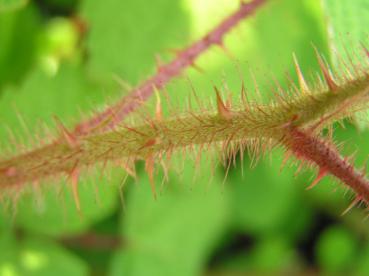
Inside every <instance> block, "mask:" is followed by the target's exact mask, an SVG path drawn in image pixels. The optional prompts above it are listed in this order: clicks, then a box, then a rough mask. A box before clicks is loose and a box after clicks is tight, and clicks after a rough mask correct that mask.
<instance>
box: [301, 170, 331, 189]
mask: <svg viewBox="0 0 369 276" xmlns="http://www.w3.org/2000/svg"><path fill="white" fill-rule="evenodd" d="M326 175H327V169H325V168H320V169H319V173H318V175H317V176H316V178H315V180H314V181H313V183H311V184H310V185H309V187H307V188H306V190H310V189H312V188H314V187H315V185H316V184H318V183H319V181H320V180H322V178H323V177H324V176H326Z"/></svg>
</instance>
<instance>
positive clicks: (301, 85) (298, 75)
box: [292, 53, 310, 92]
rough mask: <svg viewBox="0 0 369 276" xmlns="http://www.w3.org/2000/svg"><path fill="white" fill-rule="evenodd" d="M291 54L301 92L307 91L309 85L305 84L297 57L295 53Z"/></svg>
mask: <svg viewBox="0 0 369 276" xmlns="http://www.w3.org/2000/svg"><path fill="white" fill-rule="evenodd" d="M292 56H293V61H294V63H295V70H296V74H297V78H298V81H299V85H300V89H301V90H302V91H303V92H308V91H309V90H310V89H309V86H308V85H307V84H306V81H305V78H304V75H303V73H302V71H301V68H300V64H299V62H298V60H297V57H296V55H295V53H293V54H292Z"/></svg>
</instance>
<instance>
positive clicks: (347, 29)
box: [322, 0, 369, 129]
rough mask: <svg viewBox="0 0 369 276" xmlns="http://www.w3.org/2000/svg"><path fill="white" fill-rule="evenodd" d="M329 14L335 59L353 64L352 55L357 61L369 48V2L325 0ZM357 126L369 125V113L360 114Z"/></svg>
mask: <svg viewBox="0 0 369 276" xmlns="http://www.w3.org/2000/svg"><path fill="white" fill-rule="evenodd" d="M322 2H323V6H324V11H325V14H326V18H327V22H326V27H327V33H328V37H329V46H330V50H331V60H332V62H333V64H334V65H335V66H338V65H339V60H338V58H341V59H343V60H344V61H345V62H346V63H348V64H350V61H349V60H348V56H347V55H348V54H349V55H350V58H351V59H353V60H354V62H360V60H357V58H355V57H353V55H352V53H353V52H355V51H363V48H362V47H363V46H365V47H367V48H368V47H369V29H368V26H369V0H355V1H352V0H340V1H336V0H322ZM356 119H357V120H356V123H357V125H358V126H359V127H360V128H361V129H364V128H367V127H368V126H369V124H368V122H369V111H363V112H361V113H359V114H357V115H356Z"/></svg>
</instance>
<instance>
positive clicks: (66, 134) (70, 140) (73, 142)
mask: <svg viewBox="0 0 369 276" xmlns="http://www.w3.org/2000/svg"><path fill="white" fill-rule="evenodd" d="M54 121H55V123H56V125H57V127H58V129H59V132H60V134H61V135H62V137H63V138H64V140H65V142H67V144H68V145H69V146H70V147H71V148H74V147H76V146H77V145H78V142H77V138H76V137H75V136H74V135H73V134H72V133H71V132H70V131H69V130H68V129H67V128H66V127H65V126H64V125H63V123H62V122H61V121H60V119H59V118H58V117H56V116H54Z"/></svg>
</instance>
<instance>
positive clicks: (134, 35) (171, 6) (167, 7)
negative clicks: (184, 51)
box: [81, 0, 187, 83]
mask: <svg viewBox="0 0 369 276" xmlns="http://www.w3.org/2000/svg"><path fill="white" fill-rule="evenodd" d="M81 11H82V15H83V17H84V18H86V20H87V24H88V26H89V30H90V32H89V35H88V39H87V50H88V54H89V64H90V67H91V69H92V71H93V73H94V74H96V75H97V76H99V77H100V78H102V79H105V80H106V79H107V80H109V81H110V80H111V79H112V77H113V76H114V75H117V76H119V77H121V78H123V79H125V80H128V81H129V82H133V83H136V82H137V81H138V80H140V79H142V78H143V77H144V76H147V75H148V73H151V72H153V70H152V68H153V66H154V65H155V56H156V55H157V54H159V53H162V52H163V51H164V50H169V49H170V48H171V47H175V46H176V43H178V41H180V42H182V43H183V41H184V40H185V39H186V37H187V36H186V33H187V30H186V23H187V22H186V15H185V11H184V10H183V8H182V5H181V1H173V0H156V1H155V2H153V3H149V2H147V1H145V0H126V1H120V0H107V1H103V2H102V1H98V2H96V1H94V0H86V1H83V3H82V7H81Z"/></svg>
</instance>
